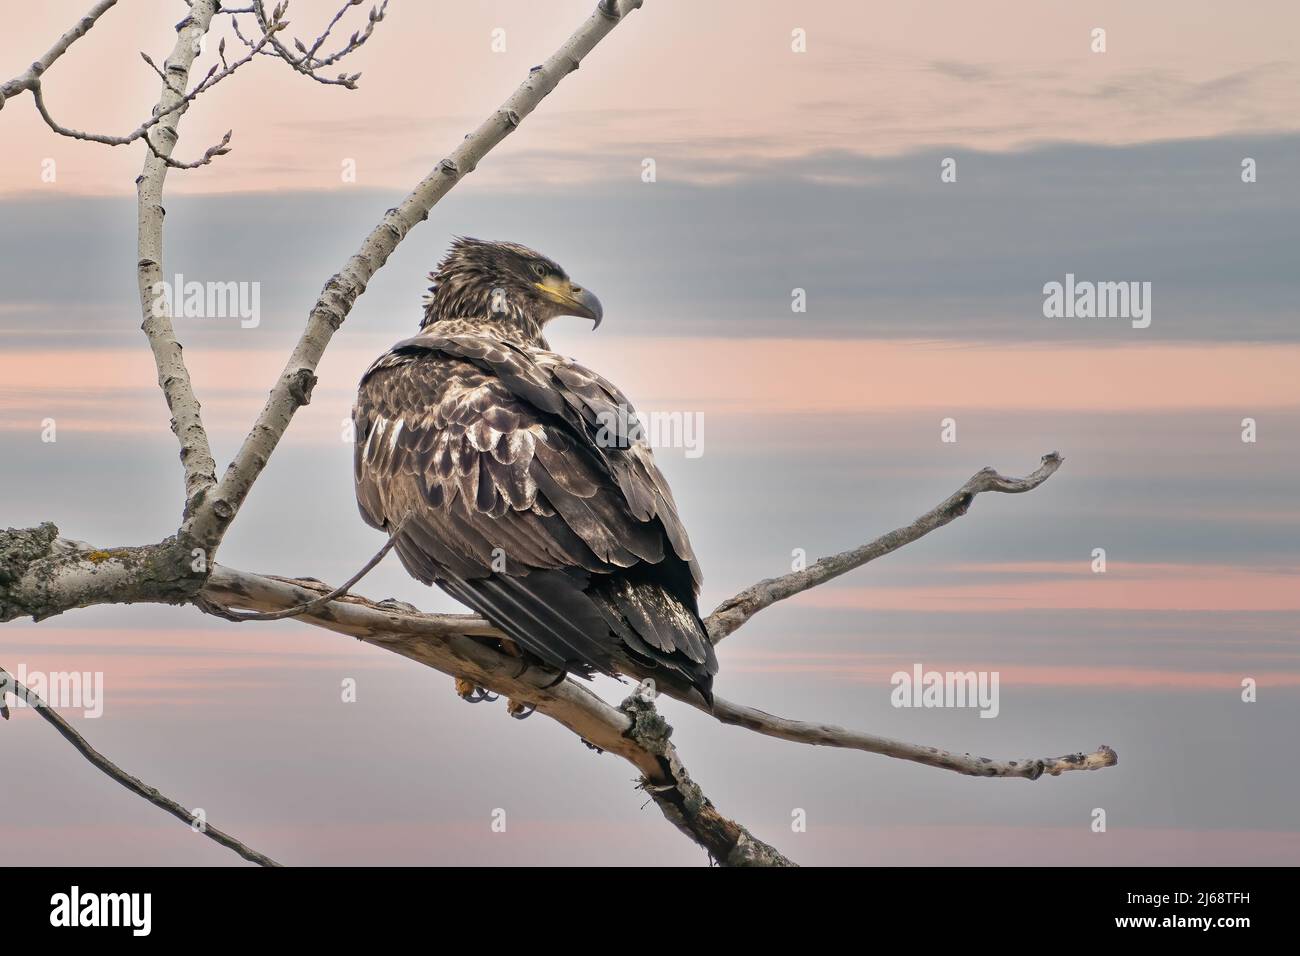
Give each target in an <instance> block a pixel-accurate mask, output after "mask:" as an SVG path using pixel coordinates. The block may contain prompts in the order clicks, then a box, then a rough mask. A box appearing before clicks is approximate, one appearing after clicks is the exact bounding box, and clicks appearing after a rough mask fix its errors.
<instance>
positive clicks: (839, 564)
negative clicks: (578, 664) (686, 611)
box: [0, 454, 1118, 865]
mask: <svg viewBox="0 0 1300 956" xmlns="http://www.w3.org/2000/svg"><path fill="white" fill-rule="evenodd" d="M1061 461H1062V459H1061V458H1060V456H1059V455H1056V454H1052V455H1047V456H1044V459H1043V464H1042V466H1040V468H1039V469H1038V470H1037V471H1035V472H1034V473H1033V474H1031V475H1029V476H1027V477H1026V478H1023V479H1012V478H1004V477H1002V476H1000V475H998V474H997V473H996V472H995V471H993V470H992V469H984V470H983V471H981V472H979V473H977V474H976V475H975V476H974V477H972V478H971V480H970V481H968V482H967V483H966V484H965V485H963V486H962V488H961V489H960V490H959V491H958V492H957V493H956V494H954V495H952V496H951V497H949V498H948V499H947V500H946V501H945V502H944V503H943V504H941V505H940V506H939V507H938V508H936V509H933V510H932V511H930V512H927V513H926V514H925V515H923V516H922V517H921V518H919V519H917V521H915V522H913V523H912V524H911V525H909V526H907V527H906V528H904V529H900V530H899V531H896V532H892V533H891V534H889V535H886V536H884V537H883V538H880V539H878V540H877V541H875V542H872V543H871V544H869V545H865V546H864V547H863V548H860V549H856V550H855V551H851V552H846V553H845V554H844V555H840V556H838V557H836V558H828V559H824V561H823V562H819V564H820V565H822V566H823V570H822V572H821V574H820V576H819V577H818V578H816V579H813V580H809V579H807V578H800V577H798V576H791V577H793V578H795V580H794V581H789V580H787V579H778V582H775V586H773V585H774V583H773V582H763V583H760V584H759V585H755V586H754V587H752V588H749V589H747V590H746V591H743V592H741V594H739V595H737V596H736V597H735V598H733V599H731V600H730V601H728V602H724V605H723V606H724V607H732V606H743V607H744V608H745V609H746V613H745V615H744V617H743V619H742V620H740V621H739V622H738V623H736V624H735V627H739V626H740V625H741V624H743V623H744V622H745V621H747V620H749V618H750V617H752V616H753V615H754V614H756V613H758V612H759V611H760V610H762V609H763V608H764V607H768V606H770V605H771V604H772V603H774V602H775V601H776V600H779V599H780V598H781V597H788V596H789V595H790V594H792V593H797V591H800V590H806V589H808V588H811V587H815V586H816V585H817V584H820V583H823V582H824V581H826V580H830V579H831V578H832V577H835V576H837V575H838V574H842V573H844V572H845V571H847V570H850V569H851V567H857V566H859V565H861V564H864V563H866V562H867V561H869V560H871V559H872V558H874V557H878V556H879V555H880V554H886V553H888V552H889V551H892V550H895V549H896V548H898V547H902V546H903V545H904V544H906V543H907V542H908V541H911V540H915V539H916V538H918V537H921V536H922V535H923V534H926V533H928V532H929V531H931V530H933V529H934V528H937V527H941V526H942V525H944V524H947V523H948V522H949V521H951V520H953V518H955V517H957V516H958V515H960V514H963V513H965V510H966V509H967V508H968V507H969V505H970V502H971V500H972V499H973V498H974V496H975V495H976V494H979V493H980V492H983V491H999V492H1008V493H1015V492H1020V491H1028V490H1031V489H1032V488H1035V487H1037V486H1038V485H1039V484H1041V483H1042V482H1043V481H1045V480H1046V479H1047V478H1048V477H1050V475H1051V474H1052V473H1054V472H1055V471H1056V469H1057V468H1059V467H1060V463H1061ZM390 541H391V538H390ZM168 545H169V543H168V542H163V543H162V544H160V545H157V546H153V547H154V548H155V549H160V550H158V551H154V550H151V549H138V550H132V549H115V550H114V551H112V552H94V551H88V550H87V549H88V547H89V546H87V545H79V544H76V543H74V542H68V541H65V540H64V539H59V538H58V537H57V529H55V528H54V527H53V525H43V526H42V527H41V528H39V529H32V530H29V531H17V532H15V531H11V532H8V533H7V534H4V535H0V620H6V619H11V618H12V617H16V616H19V615H22V614H38V615H41V616H46V615H48V614H52V613H58V609H55V608H54V606H53V605H54V603H55V602H58V601H64V602H68V606H70V607H71V606H85V605H86V604H89V603H97V602H101V601H114V600H122V599H123V598H121V597H120V596H119V591H118V589H120V588H123V587H127V586H130V587H136V586H137V585H136V576H135V574H133V573H132V569H133V568H134V567H137V566H139V565H140V564H141V562H148V561H150V560H152V561H155V562H157V561H160V560H164V559H165V558H166V557H167V556H168V553H167V551H166V550H165V549H166V548H167V547H168ZM170 546H171V547H173V548H175V547H176V546H175V545H174V544H172V545H170ZM383 553H384V552H381V553H380V555H377V556H376V557H377V558H378V557H382V555H383ZM172 557H173V558H174V555H173V556H172ZM96 562H98V563H97V564H96ZM373 562H374V559H372V563H373ZM852 562H856V563H852ZM100 564H103V565H109V566H110V568H111V569H112V570H113V571H114V573H115V574H117V575H118V578H117V579H115V580H114V581H113V582H112V584H111V586H109V587H103V586H102V582H101V581H100V580H99V579H98V577H97V574H96V573H95V572H93V571H91V570H90V568H89V567H88V565H94V566H95V570H96V571H97V570H98V565H100ZM814 567H816V566H814ZM809 570H812V569H809ZM20 572H22V573H20ZM194 581H195V579H194V578H193V577H187V576H185V575H179V576H176V577H175V578H174V579H172V580H169V581H154V582H153V583H152V585H151V586H150V587H148V588H145V589H143V590H141V591H138V592H132V593H133V597H132V598H125V599H126V600H130V599H138V600H163V601H167V602H169V603H178V602H180V601H184V600H191V601H192V602H193V603H194V604H196V606H198V607H199V608H200V609H202V610H204V611H206V612H207V613H210V614H215V615H218V616H221V617H226V618H229V619H232V620H245V619H248V615H247V613H246V612H248V611H253V612H258V614H259V615H262V616H268V615H269V616H274V617H279V616H284V615H285V614H286V612H287V613H288V614H290V615H292V616H295V617H298V618H299V619H300V620H303V621H306V622H308V623H311V624H314V625H316V626H318V627H323V628H326V629H328V630H332V631H336V632H338V633H341V634H348V635H351V636H353V637H356V638H358V639H360V640H364V641H367V642H368V643H371V644H375V645H376V646H379V647H383V648H385V649H387V650H390V651H393V652H395V653H398V654H401V655H403V656H405V657H408V658H411V659H412V660H416V661H419V662H420V663H423V664H425V665H426V666H429V667H432V668H435V669H437V670H440V671H442V672H444V673H446V674H449V675H451V676H453V677H455V678H458V679H461V680H464V681H467V682H470V683H472V684H473V685H474V686H479V687H483V688H486V689H487V690H489V691H492V692H495V693H497V694H500V695H504V696H507V697H509V698H510V699H511V700H512V701H515V702H523V703H525V704H528V705H531V706H533V707H534V708H535V709H537V710H539V711H541V712H542V713H544V714H546V715H547V716H549V717H551V718H553V719H555V720H556V721H558V722H559V723H561V724H563V725H564V726H565V727H567V728H568V729H570V730H571V731H573V732H574V733H575V734H577V735H578V736H579V737H581V738H582V739H583V740H585V741H587V742H588V743H589V744H591V745H592V746H593V747H596V748H598V749H600V750H609V751H611V752H614V753H617V754H618V755H619V756H621V757H623V758H624V759H625V760H628V761H629V762H631V763H632V764H633V765H634V766H636V767H637V768H638V770H639V771H640V772H641V774H642V776H643V778H644V781H643V787H644V789H646V791H647V793H649V794H650V795H651V796H652V798H654V800H655V802H656V804H657V805H659V807H660V809H661V810H662V811H663V812H664V813H665V815H666V816H667V817H668V818H669V819H670V820H671V821H672V822H673V823H674V824H675V825H677V826H679V828H682V829H683V830H684V831H685V832H687V833H689V834H690V835H691V837H692V839H694V840H695V841H696V842H697V843H699V844H700V845H701V846H703V847H705V849H707V850H708V852H709V853H710V855H711V856H712V858H713V859H715V860H719V861H720V862H732V863H739V862H742V861H748V862H750V863H754V864H755V865H758V864H762V865H783V864H784V863H788V862H789V861H788V860H786V859H785V858H784V857H783V856H781V854H780V853H779V852H778V851H776V850H774V849H772V848H771V847H769V846H767V845H766V844H764V843H762V842H761V841H758V840H756V839H755V838H753V837H752V835H750V834H749V833H748V831H746V830H744V828H743V827H741V826H739V824H736V823H734V822H733V821H729V820H727V819H726V818H725V817H722V816H721V815H720V814H718V813H717V811H716V810H714V809H713V808H712V805H711V804H709V803H708V801H707V800H706V799H705V798H704V797H703V794H702V793H700V792H698V787H695V785H694V784H692V783H690V780H689V776H688V775H686V774H685V771H684V770H681V768H680V763H679V762H677V760H676V755H675V751H669V750H666V749H664V748H662V747H659V746H658V745H657V743H656V741H657V740H658V732H656V731H654V728H656V727H659V724H658V723H655V722H654V721H655V720H659V721H661V720H662V719H661V718H658V716H657V714H656V715H653V716H648V713H649V712H648V711H646V710H645V708H641V709H640V711H639V713H640V714H641V716H643V717H645V719H646V720H647V721H649V723H646V724H644V725H643V730H645V733H641V734H639V735H638V734H636V733H632V730H633V728H634V727H636V726H637V725H638V724H637V720H638V717H637V714H636V713H632V711H637V710H638V707H640V705H639V704H638V703H637V701H636V700H634V699H633V698H629V701H625V702H624V705H623V707H622V708H620V709H617V710H616V709H615V708H612V707H611V706H610V705H608V704H606V703H605V702H604V701H602V700H601V699H600V698H599V697H598V696H596V694H594V693H593V692H592V691H591V690H590V689H588V688H587V687H586V686H584V685H583V684H581V683H579V682H578V681H576V680H573V679H571V678H565V677H564V675H562V674H561V673H559V672H557V671H553V670H550V669H548V668H545V667H541V666H538V665H535V664H530V663H528V662H527V661H525V660H521V659H520V658H518V657H516V656H511V655H509V654H507V653H504V651H503V647H504V644H503V643H501V642H504V641H505V640H506V638H505V635H504V634H502V633H501V632H500V631H498V630H497V629H496V628H495V627H493V626H492V624H491V623H489V622H488V621H486V620H483V619H482V618H479V617H476V616H475V615H469V614H424V613H421V612H419V611H418V610H417V609H415V608H413V607H411V606H409V605H405V604H400V603H397V602H391V601H390V602H383V603H378V604H377V603H375V602H373V601H370V600H368V599H366V598H363V597H359V596H356V595H348V596H345V597H334V598H333V599H330V598H331V595H332V594H334V593H335V592H336V591H338V590H341V589H333V590H331V589H330V588H329V587H328V586H327V585H324V584H322V583H320V582H318V581H313V580H308V579H287V578H276V577H268V576H264V575H257V574H249V573H248V572H243V571H237V570H234V569H232V568H227V567H224V566H220V565H217V566H214V567H213V568H212V570H211V573H210V574H209V575H208V577H207V579H206V581H205V582H203V583H202V586H201V590H199V591H198V593H197V594H194V591H193V589H194V586H195V583H194ZM782 581H784V582H785V583H780V582H782ZM50 582H59V586H57V587H53V588H52V587H51V586H50ZM791 588H794V590H791ZM760 592H761V593H762V595H763V599H762V600H755V599H750V600H749V601H748V602H746V603H744V604H743V605H742V604H741V602H742V601H743V600H745V596H746V595H750V594H753V593H760ZM137 595H138V596H137ZM772 595H777V596H772ZM768 598H770V599H768ZM732 630H734V627H733V628H732ZM728 633H729V632H728ZM664 692H665V693H668V694H670V695H671V696H676V695H675V694H674V693H673V691H672V690H671V688H664ZM634 698H637V699H640V700H641V702H642V703H647V702H646V701H644V699H643V698H640V697H639V696H638V695H634ZM678 699H680V700H682V701H683V702H685V703H688V704H691V705H692V706H695V707H697V708H698V709H700V710H703V711H705V712H706V713H711V714H712V716H713V717H714V718H715V719H717V720H718V721H720V722H722V723H725V724H729V725H732V726H738V727H743V728H745V729H747V730H752V731H755V732H757V733H761V734H764V735H766V736H771V737H777V738H780V739H783V740H788V741H791V742H795V743H803V744H811V745H814V746H830V747H841V748H845V749H854V750H862V751H866V752H869V753H876V754H880V755H882V756H887V757H895V758H899V759H903V760H911V761H914V762H916V763H921V764H925V765H927V766H931V767H936V768H940V769H945V770H951V771H955V772H957V773H963V774H968V775H971V776H982V777H1018V778H1022V779H1029V780H1035V779H1037V778H1039V777H1040V776H1042V775H1044V774H1049V775H1052V776H1057V775H1059V774H1061V773H1063V772H1065V771H1067V770H1093V769H1100V768H1103V767H1110V766H1114V765H1115V764H1116V763H1117V762H1118V756H1117V755H1116V753H1115V751H1114V750H1112V749H1111V748H1109V747H1107V746H1102V747H1100V748H1099V749H1098V750H1096V751H1094V752H1092V753H1078V754H1070V755H1066V756H1063V757H1053V758H1029V759H1024V760H1005V761H995V760H992V759H990V758H987V757H975V756H972V755H970V754H955V753H952V752H949V751H946V750H942V749H940V748H938V747H930V746H926V745H921V744H911V743H905V742H902V741H897V740H892V739H889V738H886V737H879V736H876V735H873V734H867V733H863V732H859V731H852V730H847V729H845V728H842V727H836V726H833V725H829V724H821V723H813V722H806V721H798V720H792V719H789V718H784V717H778V716H775V715H772V714H768V713H766V712H764V711H761V710H758V709H757V708H753V707H748V706H745V705H742V704H734V703H732V702H730V701H727V700H725V699H723V698H715V700H714V706H713V709H712V710H711V711H709V710H708V709H707V708H706V707H705V706H704V705H703V704H700V703H698V702H695V701H693V700H691V699H690V698H688V697H685V696H682V697H679V698H678ZM664 727H665V728H666V725H664ZM666 733H667V731H666V730H665V731H664V732H663V734H662V736H663V742H664V743H666Z"/></svg>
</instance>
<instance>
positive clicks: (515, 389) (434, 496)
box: [352, 238, 718, 707]
mask: <svg viewBox="0 0 1300 956" xmlns="http://www.w3.org/2000/svg"><path fill="white" fill-rule="evenodd" d="M429 279H430V280H431V281H432V285H431V286H430V287H429V292H428V295H427V296H426V297H425V302H424V318H423V321H422V322H421V323H420V329H419V333H418V334H417V335H415V336H414V337H413V338H408V339H404V340H402V341H400V342H398V343H397V344H396V345H394V346H393V347H392V348H390V349H389V350H388V351H387V352H385V353H384V354H383V355H382V356H380V357H379V358H378V359H377V360H376V361H375V362H374V364H372V365H371V366H370V368H369V369H368V370H367V371H366V373H365V375H363V376H362V378H361V383H360V386H359V388H358V390H357V399H356V404H355V406H354V408H353V412H352V420H353V425H354V435H355V447H354V454H353V465H354V478H355V485H356V496H357V505H358V507H359V508H360V510H361V516H362V518H363V519H364V520H365V521H366V523H367V524H369V525H371V526H372V527H375V528H378V529H380V530H382V531H384V532H386V533H387V534H388V535H389V536H390V538H391V539H392V543H393V547H394V549H395V550H396V552H397V555H398V557H399V558H400V560H401V562H402V565H403V566H404V567H405V568H406V570H407V572H409V573H410V575H411V576H412V577H414V578H415V579H416V580H418V581H421V582H423V583H424V584H427V585H437V586H438V587H439V588H441V589H442V590H443V591H445V592H446V593H448V594H449V595H451V596H452V597H454V598H456V599H457V600H458V601H460V602H461V603H463V604H465V605H468V606H469V607H470V608H472V609H474V610H475V611H476V612H478V613H479V614H480V615H482V616H483V617H485V618H486V619H487V620H489V621H490V622H492V624H493V625H494V626H495V627H496V628H497V629H499V630H500V631H502V632H503V633H504V634H506V635H507V637H508V638H509V640H510V642H512V643H513V645H514V646H513V647H510V646H509V645H507V649H508V650H511V651H513V652H515V653H517V654H520V655H521V656H525V657H527V656H531V658H534V659H536V660H537V661H540V662H541V663H542V664H544V665H546V666H549V667H551V668H554V669H557V670H558V671H560V672H561V673H560V677H559V678H557V680H558V679H562V678H563V676H564V675H565V674H569V673H573V674H577V675H579V676H581V677H585V678H590V677H591V676H592V675H594V674H606V675H610V676H614V677H617V676H618V675H628V676H631V677H634V678H636V679H638V680H644V679H646V678H649V679H651V680H653V681H655V682H656V685H657V686H663V687H668V688H672V689H675V690H676V691H677V692H678V694H679V695H686V696H687V697H688V699H692V700H696V701H702V702H703V703H704V705H705V706H707V707H712V703H713V676H714V675H715V674H716V673H717V672H718V661H717V657H716V655H715V654H714V650H713V644H712V642H711V641H710V640H709V636H708V631H707V630H706V628H705V626H704V623H703V621H702V620H701V619H700V614H699V607H698V595H699V590H700V583H701V574H700V566H699V562H698V561H697V560H696V558H695V554H694V552H693V551H692V550H691V543H690V539H689V538H688V537H687V534H686V529H685V527H684V526H683V524H682V521H681V518H680V517H679V516H678V514H677V506H676V504H675V503H674V502H673V496H672V492H671V490H670V489H669V487H668V482H667V481H666V480H665V478H664V476H663V474H662V473H661V472H660V471H659V468H658V467H657V466H656V465H655V462H654V457H653V455H652V453H651V450H650V447H649V445H648V444H647V443H646V441H645V439H644V436H643V429H642V428H640V427H639V420H638V419H637V417H636V411H635V409H634V408H633V407H632V405H631V403H630V402H629V401H628V399H627V397H626V396H625V395H624V394H623V393H622V392H621V391H620V390H619V389H618V388H617V387H615V386H614V385H613V384H612V383H610V382H609V381H608V380H607V379H605V378H603V377H602V376H600V375H599V374H597V373H596V372H593V371H591V370H590V369H588V368H584V367H583V366H582V365H579V364H578V363H577V362H575V361H574V360H572V359H570V358H566V357H565V356H562V355H559V354H557V353H555V352H553V351H551V349H550V346H549V345H548V344H547V341H546V339H545V337H544V335H543V332H544V330H545V327H546V324H547V323H548V322H550V321H551V320H552V319H554V318H556V317H558V316H578V317H582V318H586V319H590V320H591V321H592V323H593V326H592V327H593V329H594V328H596V327H598V326H599V325H600V321H601V318H602V316H603V311H604V310H603V309H602V307H601V304H600V300H599V299H597V298H596V296H595V295H593V294H592V293H591V292H590V291H588V290H587V289H585V288H582V287H581V286H579V285H577V284H575V283H574V282H573V281H572V280H571V279H570V278H569V276H568V274H567V273H566V272H565V271H564V269H562V268H560V266H559V265H558V264H556V263H555V262H554V261H552V260H551V259H548V258H547V257H546V256H544V255H542V254H540V253H538V252H535V251H534V250H532V249H529V248H528V247H526V246H522V245H518V244H516V243H512V242H489V241H484V240H480V239H472V238H457V239H456V240H455V242H454V243H453V244H452V246H451V248H450V250H449V251H448V252H447V253H446V255H445V256H444V257H443V258H442V259H441V261H439V263H438V265H437V267H436V269H435V271H434V272H432V273H431V274H430V275H429ZM463 685H464V682H458V687H462V696H465V697H466V698H467V699H471V700H472V699H476V695H483V694H484V692H482V691H481V690H479V689H477V688H474V687H473V685H467V686H463Z"/></svg>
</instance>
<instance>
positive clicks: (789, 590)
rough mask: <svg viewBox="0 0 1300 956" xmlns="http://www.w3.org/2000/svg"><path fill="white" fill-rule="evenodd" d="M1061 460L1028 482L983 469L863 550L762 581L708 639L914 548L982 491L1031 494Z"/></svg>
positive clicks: (717, 615) (1046, 464) (716, 618)
mask: <svg viewBox="0 0 1300 956" xmlns="http://www.w3.org/2000/svg"><path fill="white" fill-rule="evenodd" d="M1063 461H1065V459H1064V458H1062V457H1061V456H1060V455H1058V454H1057V453H1056V452H1051V453H1050V454H1047V455H1044V456H1043V463H1042V464H1041V465H1039V466H1038V468H1036V469H1035V470H1034V471H1033V472H1032V473H1031V474H1029V475H1026V476H1025V477H1024V478H1004V477H1002V476H1001V475H999V474H998V473H997V472H996V471H994V470H993V469H992V468H983V469H981V470H979V471H977V472H976V473H975V474H974V475H973V476H971V479H970V481H968V482H966V484H964V485H962V486H961V487H960V488H958V489H957V490H956V491H955V492H953V494H951V495H950V496H949V497H948V498H947V499H945V500H944V501H943V502H942V503H941V504H939V505H938V506H936V507H934V508H932V509H930V510H929V511H927V512H926V513H925V514H923V515H921V517H919V518H917V519H916V520H915V521H913V522H912V523H911V524H909V525H907V526H906V527H903V528H898V529H896V530H894V531H891V532H889V533H888V534H884V535H881V536H880V537H879V538H877V539H876V540H874V541H872V542H870V543H868V544H864V545H862V547H860V548H854V549H853V550H851V551H845V552H842V553H841V554H837V555H833V556H832V557H829V558H822V559H821V560H820V561H817V562H816V563H814V564H812V565H810V566H809V567H807V568H805V569H803V570H802V571H795V572H793V573H791V574H787V575H784V576H783V577H779V578H768V579H766V580H763V581H759V582H758V583H757V584H755V585H753V586H752V587H748V588H746V589H745V590H743V591H741V592H740V593H739V594H737V595H735V596H734V597H730V598H727V600H725V601H723V602H722V603H721V604H719V605H718V606H717V607H716V608H715V609H714V611H713V613H712V614H710V615H709V616H708V617H707V618H705V621H704V623H705V625H706V626H707V627H708V629H709V636H710V637H712V638H713V643H714V644H717V643H719V642H720V641H721V640H722V639H723V638H724V637H726V636H727V635H728V634H730V633H731V632H732V631H734V630H736V628H738V627H740V625H742V624H744V623H745V622H746V621H748V620H749V619H750V618H751V617H753V616H754V615H755V614H757V613H758V612H759V611H761V610H763V608H765V607H770V606H771V605H773V604H775V603H776V602H777V601H784V600H785V599H786V598H788V597H794V595H796V594H799V593H800V592H802V591H807V590H808V589H809V588H813V587H816V586H817V585H819V584H824V583H825V582H827V581H829V580H831V579H832V578H837V577H839V576H840V575H841V574H844V573H845V572H847V571H852V570H853V569H854V568H860V567H862V565H864V564H866V563H867V562H868V561H874V560H875V559H876V558H879V557H883V556H884V555H886V554H889V553H890V552H891V551H897V550H898V549H899V548H901V547H903V545H906V544H911V543H912V542H913V541H915V540H916V539H917V538H920V537H924V536H925V535H927V534H929V533H930V532H931V531H933V530H934V529H935V528H942V527H943V526H944V525H946V524H947V523H948V522H950V521H952V520H953V519H955V518H960V517H961V516H962V515H964V514H965V513H966V512H967V511H968V510H969V509H970V506H971V502H972V501H974V500H975V496H976V495H978V494H980V493H981V492H984V491H1000V492H1003V493H1005V494H1020V493H1021V492H1025V491H1032V490H1034V489H1035V488H1037V487H1038V486H1039V485H1041V484H1042V483H1043V482H1045V481H1046V480H1047V479H1048V478H1050V477H1052V475H1053V474H1055V473H1056V469H1058V468H1060V467H1061V463H1062V462H1063Z"/></svg>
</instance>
